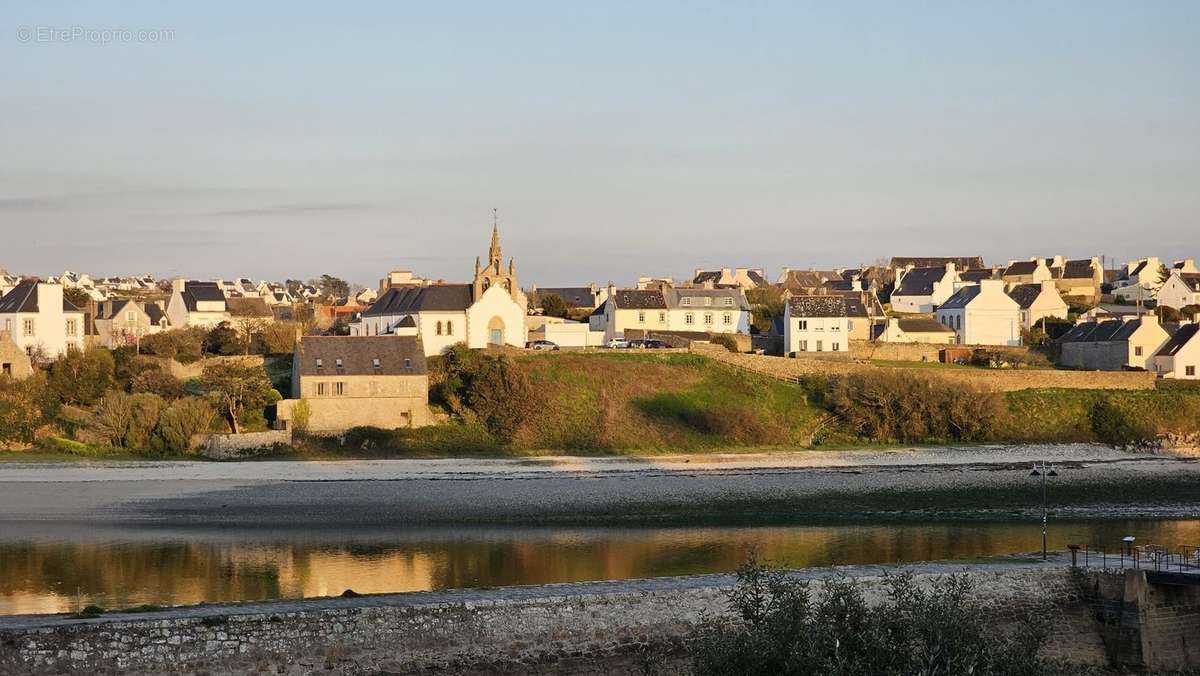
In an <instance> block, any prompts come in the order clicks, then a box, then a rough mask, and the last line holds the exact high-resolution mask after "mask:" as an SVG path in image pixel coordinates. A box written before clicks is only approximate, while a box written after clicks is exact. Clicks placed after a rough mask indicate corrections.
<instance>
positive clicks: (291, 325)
mask: <svg viewBox="0 0 1200 676" xmlns="http://www.w3.org/2000/svg"><path fill="white" fill-rule="evenodd" d="M299 330H300V327H299V326H298V325H297V324H296V323H295V322H275V323H273V324H271V325H269V326H267V328H266V330H265V331H264V332H263V334H262V341H263V350H264V351H265V352H266V353H267V354H291V353H293V352H295V351H296V335H297V333H298V332H299Z"/></svg>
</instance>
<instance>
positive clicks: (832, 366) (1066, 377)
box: [692, 344, 1155, 392]
mask: <svg viewBox="0 0 1200 676" xmlns="http://www.w3.org/2000/svg"><path fill="white" fill-rule="evenodd" d="M692 349H693V351H695V352H698V353H701V354H704V355H705V356H707V357H711V358H713V359H716V360H718V361H722V362H725V363H727V364H731V365H733V366H736V367H738V368H743V369H746V370H749V371H754V372H756V373H761V374H763V375H768V376H771V377H773V378H781V379H783V380H796V379H798V378H801V377H803V376H806V375H814V374H821V375H842V374H847V373H855V372H862V371H868V372H874V373H878V372H880V371H893V372H900V373H904V374H914V373H919V374H921V375H925V376H930V377H937V378H942V379H944V380H948V381H950V382H954V383H963V384H966V385H975V386H979V387H986V388H989V389H993V390H996V391H999V392H1013V391H1016V390H1027V389H1035V388H1051V387H1061V388H1068V389H1084V390H1152V389H1154V380H1155V378H1154V374H1153V373H1149V372H1138V371H1060V370H1054V369H983V368H949V367H947V368H930V369H927V370H920V371H916V370H914V369H907V368H899V367H880V366H872V365H870V364H866V363H864V362H862V361H857V360H855V361H850V360H845V359H821V358H818V357H798V358H795V359H788V358H784V357H769V356H764V355H754V354H733V353H732V352H728V351H726V350H724V349H719V350H718V349H714V347H713V346H709V345H703V344H695V345H693V347H692ZM931 361H936V359H933V360H931Z"/></svg>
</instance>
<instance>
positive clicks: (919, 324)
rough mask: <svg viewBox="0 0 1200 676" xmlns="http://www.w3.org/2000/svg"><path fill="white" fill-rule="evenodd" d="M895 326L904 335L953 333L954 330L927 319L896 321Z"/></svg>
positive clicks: (914, 318)
mask: <svg viewBox="0 0 1200 676" xmlns="http://www.w3.org/2000/svg"><path fill="white" fill-rule="evenodd" d="M896 324H897V325H899V326H900V330H901V331H904V332H905V333H934V332H937V333H954V329H952V328H950V327H949V326H946V325H944V324H942V323H941V322H939V321H937V320H936V319H930V318H928V317H912V318H906V319H897V320H896Z"/></svg>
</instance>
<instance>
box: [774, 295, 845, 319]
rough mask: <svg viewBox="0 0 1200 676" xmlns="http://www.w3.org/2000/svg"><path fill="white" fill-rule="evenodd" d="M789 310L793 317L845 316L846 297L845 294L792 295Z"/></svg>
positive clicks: (789, 300)
mask: <svg viewBox="0 0 1200 676" xmlns="http://www.w3.org/2000/svg"><path fill="white" fill-rule="evenodd" d="M788 311H789V313H790V314H791V316H793V317H845V316H847V312H846V299H845V298H844V297H843V296H792V297H791V298H789V299H788Z"/></svg>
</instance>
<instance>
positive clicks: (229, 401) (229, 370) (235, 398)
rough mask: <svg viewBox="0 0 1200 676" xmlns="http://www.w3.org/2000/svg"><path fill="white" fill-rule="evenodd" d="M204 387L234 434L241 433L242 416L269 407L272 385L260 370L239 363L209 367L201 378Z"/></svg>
mask: <svg viewBox="0 0 1200 676" xmlns="http://www.w3.org/2000/svg"><path fill="white" fill-rule="evenodd" d="M200 383H201V386H202V387H203V388H204V389H205V391H206V392H208V394H209V396H210V397H211V398H212V399H213V400H214V402H215V403H216V406H217V408H218V409H219V410H220V411H221V415H223V416H225V421H226V422H227V423H229V430H230V431H231V432H233V433H234V434H238V433H239V432H240V431H241V418H242V413H243V412H244V411H245V410H246V409H248V408H250V409H253V408H261V407H262V406H264V405H265V404H266V403H267V396H268V393H269V392H270V391H271V381H270V379H269V378H267V372H266V370H264V369H263V368H262V367H261V366H255V365H253V364H243V363H239V362H236V361H219V362H214V363H212V364H208V365H206V366H205V367H204V372H203V374H202V375H201V377H200Z"/></svg>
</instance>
